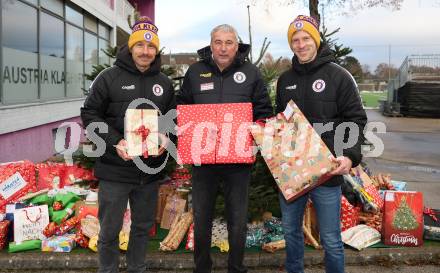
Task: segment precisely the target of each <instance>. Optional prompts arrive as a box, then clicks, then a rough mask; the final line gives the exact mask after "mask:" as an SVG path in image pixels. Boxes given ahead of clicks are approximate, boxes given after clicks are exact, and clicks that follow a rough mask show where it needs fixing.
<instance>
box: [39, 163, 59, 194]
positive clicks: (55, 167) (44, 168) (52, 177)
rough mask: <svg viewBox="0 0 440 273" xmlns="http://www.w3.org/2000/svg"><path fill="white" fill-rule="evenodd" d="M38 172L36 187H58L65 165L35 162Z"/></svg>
mask: <svg viewBox="0 0 440 273" xmlns="http://www.w3.org/2000/svg"><path fill="white" fill-rule="evenodd" d="M35 166H36V169H37V173H38V180H37V189H38V190H43V189H49V190H51V189H60V188H62V185H61V177H62V176H63V174H64V170H65V168H66V165H65V164H63V163H55V162H46V163H39V164H36V165H35Z"/></svg>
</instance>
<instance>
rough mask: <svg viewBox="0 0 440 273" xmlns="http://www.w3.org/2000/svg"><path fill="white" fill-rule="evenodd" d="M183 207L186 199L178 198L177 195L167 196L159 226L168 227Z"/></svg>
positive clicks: (183, 209)
mask: <svg viewBox="0 0 440 273" xmlns="http://www.w3.org/2000/svg"><path fill="white" fill-rule="evenodd" d="M185 209H186V200H184V199H181V198H179V197H178V196H177V195H173V196H168V198H167V201H166V205H165V209H164V211H163V215H162V221H161V222H160V227H161V228H163V229H170V227H171V224H172V223H173V221H174V218H176V217H177V216H179V215H180V214H182V213H183V212H184V211H185Z"/></svg>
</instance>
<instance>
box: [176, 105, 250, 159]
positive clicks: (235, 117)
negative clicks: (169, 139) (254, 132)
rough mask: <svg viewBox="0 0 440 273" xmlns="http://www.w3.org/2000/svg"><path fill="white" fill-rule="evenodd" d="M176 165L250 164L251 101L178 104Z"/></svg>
mask: <svg viewBox="0 0 440 273" xmlns="http://www.w3.org/2000/svg"><path fill="white" fill-rule="evenodd" d="M177 111H178V115H177V125H178V127H179V129H178V142H177V144H178V145H177V153H178V163H179V164H227V163H253V162H254V161H255V158H254V156H253V151H252V136H251V135H250V132H249V126H250V125H251V123H252V103H222V104H194V105H178V106H177Z"/></svg>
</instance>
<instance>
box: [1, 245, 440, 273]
mask: <svg viewBox="0 0 440 273" xmlns="http://www.w3.org/2000/svg"><path fill="white" fill-rule="evenodd" d="M345 253H346V258H345V263H346V265H371V264H374V265H383V266H391V265H399V264H400V265H419V264H438V265H440V247H419V248H369V249H365V250H362V251H356V250H351V249H346V250H345ZM284 258H285V252H284V251H279V252H276V253H273V254H271V253H246V256H245V264H246V265H247V266H248V267H249V268H274V269H278V268H281V267H282V266H283V263H284ZM304 260H305V261H304V263H305V266H306V267H315V266H322V265H323V251H310V252H306V253H305V257H304ZM146 262H147V268H149V269H162V270H174V271H176V272H178V271H180V270H189V269H192V268H193V257H192V254H191V253H184V254H175V253H152V254H149V255H147V258H146ZM213 263H214V268H216V269H224V268H227V253H215V254H213ZM97 265H98V256H97V254H95V253H44V252H43V253H38V252H32V253H29V252H28V253H26V252H25V253H5V252H3V253H0V268H1V269H2V270H8V269H10V270H11V271H13V270H42V269H45V270H48V271H49V270H52V271H55V270H60V271H65V270H78V271H80V270H86V269H96V268H97ZM121 268H126V262H125V256H124V255H121Z"/></svg>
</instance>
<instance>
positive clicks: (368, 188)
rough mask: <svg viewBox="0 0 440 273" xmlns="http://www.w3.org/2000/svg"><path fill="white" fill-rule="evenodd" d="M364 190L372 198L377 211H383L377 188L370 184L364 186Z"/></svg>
mask: <svg viewBox="0 0 440 273" xmlns="http://www.w3.org/2000/svg"><path fill="white" fill-rule="evenodd" d="M364 189H365V191H366V192H367V193H368V194H369V195H370V196H371V197H372V198H373V202H374V204H376V206H377V207H378V208H379V210H383V198H382V196H381V195H380V193H379V191H378V190H377V188H376V187H375V186H374V185H373V184H370V185H368V186H365V185H364Z"/></svg>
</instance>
